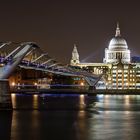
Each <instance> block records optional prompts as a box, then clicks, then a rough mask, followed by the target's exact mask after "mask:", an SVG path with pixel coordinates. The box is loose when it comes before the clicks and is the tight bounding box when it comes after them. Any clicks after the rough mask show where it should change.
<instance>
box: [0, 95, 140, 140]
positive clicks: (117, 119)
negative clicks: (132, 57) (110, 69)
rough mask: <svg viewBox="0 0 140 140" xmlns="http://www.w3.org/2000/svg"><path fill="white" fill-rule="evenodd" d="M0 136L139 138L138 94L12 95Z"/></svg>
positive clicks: (24, 139) (15, 139) (21, 139)
mask: <svg viewBox="0 0 140 140" xmlns="http://www.w3.org/2000/svg"><path fill="white" fill-rule="evenodd" d="M12 102H13V107H14V110H13V111H0V140H7V139H12V140H139V139H140V95H125V96H124V95H120V96H119V95H117V96H116V95H113V96H110V95H106V96H103V95H100V96H97V97H88V96H83V95H80V96H78V95H73V96H66V95H61V96H59V97H58V96H55V95H53V96H50V95H41V96H38V95H32V96H31V95H28V96H25V95H18V94H17V95H15V94H12Z"/></svg>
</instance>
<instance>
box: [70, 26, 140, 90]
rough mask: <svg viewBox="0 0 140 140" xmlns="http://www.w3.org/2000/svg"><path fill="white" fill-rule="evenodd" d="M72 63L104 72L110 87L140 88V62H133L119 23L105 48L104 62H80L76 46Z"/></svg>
mask: <svg viewBox="0 0 140 140" xmlns="http://www.w3.org/2000/svg"><path fill="white" fill-rule="evenodd" d="M71 65H73V66H79V67H81V68H83V69H85V70H87V71H89V72H92V73H94V74H102V73H103V78H104V81H105V83H106V88H108V89H139V88H140V63H138V62H137V63H136V62H131V52H130V50H129V49H128V45H127V42H126V40H125V39H124V38H122V36H121V33H120V28H119V24H117V28H116V34H115V36H114V37H113V38H112V39H111V41H110V43H109V46H108V48H105V57H104V59H103V63H80V60H79V54H78V51H77V48H76V46H75V45H74V49H73V52H72V59H71Z"/></svg>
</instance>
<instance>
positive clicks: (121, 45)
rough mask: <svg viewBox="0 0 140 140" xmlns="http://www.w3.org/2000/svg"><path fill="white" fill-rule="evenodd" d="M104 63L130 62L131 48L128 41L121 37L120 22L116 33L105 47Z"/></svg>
mask: <svg viewBox="0 0 140 140" xmlns="http://www.w3.org/2000/svg"><path fill="white" fill-rule="evenodd" d="M103 62H104V63H111V64H112V63H117V62H122V63H130V50H129V49H128V46H127V42H126V41H125V39H123V38H122V37H121V34H120V28H119V24H117V29H116V34H115V37H113V38H112V39H111V41H110V43H109V46H108V48H106V49H105V58H104V59H103Z"/></svg>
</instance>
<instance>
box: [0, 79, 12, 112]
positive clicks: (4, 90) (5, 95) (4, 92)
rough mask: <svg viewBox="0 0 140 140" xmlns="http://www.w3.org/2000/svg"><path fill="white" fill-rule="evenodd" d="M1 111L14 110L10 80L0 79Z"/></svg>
mask: <svg viewBox="0 0 140 140" xmlns="http://www.w3.org/2000/svg"><path fill="white" fill-rule="evenodd" d="M1 109H12V100H11V94H10V87H9V81H8V79H0V110H1Z"/></svg>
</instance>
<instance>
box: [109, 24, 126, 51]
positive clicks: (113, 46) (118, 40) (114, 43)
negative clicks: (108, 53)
mask: <svg viewBox="0 0 140 140" xmlns="http://www.w3.org/2000/svg"><path fill="white" fill-rule="evenodd" d="M122 49H128V46H127V42H126V40H125V39H123V38H122V37H121V34H120V28H119V25H118V24H117V29H116V35H115V37H113V38H112V39H111V41H110V43H109V50H122Z"/></svg>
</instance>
